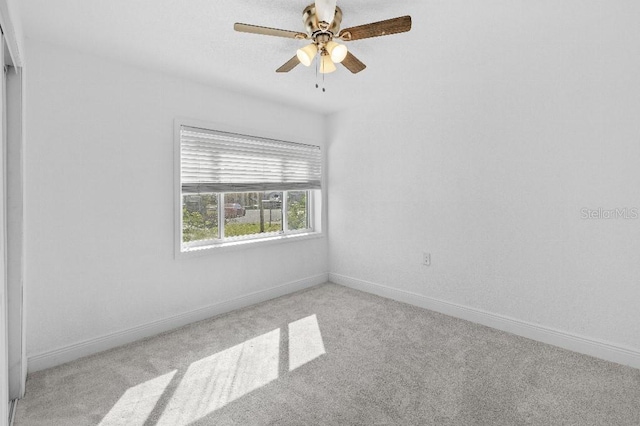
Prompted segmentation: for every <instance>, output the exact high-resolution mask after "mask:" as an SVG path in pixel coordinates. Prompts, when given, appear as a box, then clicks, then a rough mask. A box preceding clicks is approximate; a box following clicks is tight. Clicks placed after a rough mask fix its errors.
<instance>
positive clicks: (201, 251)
mask: <svg viewBox="0 0 640 426" xmlns="http://www.w3.org/2000/svg"><path fill="white" fill-rule="evenodd" d="M319 238H324V234H323V233H322V232H308V233H304V234H290V235H277V236H273V237H267V238H260V239H250V240H239V241H228V242H224V243H219V244H211V245H208V246H201V247H191V248H188V249H182V250H180V251H179V252H178V251H177V252H176V259H184V258H191V257H200V256H207V255H210V254H214V253H226V252H230V251H236V250H247V249H253V248H261V247H266V246H272V245H277V244H282V243H288V242H293V241H306V240H314V239H319Z"/></svg>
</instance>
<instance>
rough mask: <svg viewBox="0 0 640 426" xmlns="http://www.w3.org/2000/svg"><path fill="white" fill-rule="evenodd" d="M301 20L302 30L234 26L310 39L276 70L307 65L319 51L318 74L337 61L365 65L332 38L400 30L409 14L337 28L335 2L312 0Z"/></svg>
mask: <svg viewBox="0 0 640 426" xmlns="http://www.w3.org/2000/svg"><path fill="white" fill-rule="evenodd" d="M302 22H303V23H304V27H305V31H306V32H305V33H302V32H296V31H289V30H280V29H277V28H269V27H261V26H257V25H250V24H241V23H236V24H235V25H234V29H235V30H236V31H239V32H245V33H251V34H261V35H270V36H275V37H286V38H294V39H297V40H310V41H311V43H310V44H308V45H307V46H304V47H302V48H300V49H298V50H297V52H296V56H294V57H293V58H291V59H289V60H288V61H287V62H286V63H284V64H283V65H282V66H281V67H280V68H278V69H277V70H276V72H289V71H291V70H292V69H293V68H295V67H296V65H298V64H300V63H301V64H302V65H304V66H307V67H308V66H310V65H311V63H312V62H313V59H314V58H315V57H316V56H318V55H320V57H319V58H320V61H319V62H320V69H319V71H320V73H322V74H327V73H330V72H334V71H335V70H336V66H335V64H337V63H341V64H342V65H344V67H345V68H347V69H348V70H349V71H351V72H352V73H353V74H357V73H359V72H360V71H362V70H364V69H365V68H366V65H365V64H363V63H362V62H361V61H360V60H359V59H358V58H356V57H355V56H354V55H353V54H352V53H351V52H349V49H347V46H345V45H344V44H340V43H338V42H336V41H335V40H334V39H338V40H341V41H344V42H351V41H355V40H362V39H365V38H371V37H380V36H385V35H391V34H398V33H403V32H407V31H409V30H410V29H411V17H410V16H401V17H399V18H394V19H387V20H385V21H379V22H373V23H370V24H365V25H359V26H357V27H350V28H345V29H343V30H340V25H341V24H342V10H341V9H340V8H339V7H337V6H336V0H316V2H315V3H314V4H310V5H309V6H307V7H305V8H304V10H303V11H302Z"/></svg>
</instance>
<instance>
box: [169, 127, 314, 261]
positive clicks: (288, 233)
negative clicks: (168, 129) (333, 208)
mask: <svg viewBox="0 0 640 426" xmlns="http://www.w3.org/2000/svg"><path fill="white" fill-rule="evenodd" d="M182 126H186V127H199V128H202V129H210V130H214V131H220V132H227V133H236V134H240V135H245V136H249V137H259V138H267V139H275V140H283V141H287V138H286V137H283V136H282V135H277V134H273V133H270V132H263V131H255V130H252V129H247V128H237V127H233V126H229V125H225V124H220V123H211V122H203V121H198V120H190V119H184V118H176V119H175V120H174V193H175V196H174V206H175V210H174V216H175V217H174V224H175V228H174V240H175V244H174V253H175V257H176V258H182V257H191V256H200V255H206V254H211V253H219V252H221V251H227V250H237V249H246V248H254V247H261V246H268V245H273V244H280V243H285V242H292V241H303V240H308V239H316V238H323V237H324V232H323V229H325V226H324V221H325V220H326V219H325V218H326V214H325V211H324V206H325V205H326V202H325V197H326V195H325V191H323V189H324V188H325V180H326V177H325V158H326V157H325V156H326V153H325V152H324V149H323V146H322V144H320V143H318V141H309V140H300V139H299V138H298V140H297V142H299V143H303V144H308V145H315V146H319V147H320V149H321V156H322V189H315V190H314V189H310V190H306V191H307V192H308V200H307V203H308V205H307V216H308V224H309V227H308V228H305V229H300V230H289V229H288V226H287V220H285V218H286V214H287V207H286V204H287V203H286V200H287V198H286V197H287V192H290V191H286V190H282V191H281V192H282V193H283V197H282V198H283V203H282V217H283V224H282V231H279V232H269V233H264V234H252V235H242V236H235V237H226V238H225V237H223V238H221V239H208V240H199V241H194V242H191V244H189V247H185V245H184V243H183V241H182V238H183V235H182V231H183V223H182V214H183V213H182V206H183V193H182V181H181V179H182V176H181V158H182V151H181V140H180V130H181V128H182ZM258 134H259V135H260V136H256V135H258ZM291 191H299V190H291ZM229 193H233V192H218V193H215V194H217V197H218V228H219V231H218V232H219V234H218V235H224V234H223V233H224V219H225V217H224V194H229ZM220 224H223V225H222V226H221V225H220Z"/></svg>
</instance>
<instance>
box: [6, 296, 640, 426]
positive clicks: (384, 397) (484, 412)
mask: <svg viewBox="0 0 640 426" xmlns="http://www.w3.org/2000/svg"><path fill="white" fill-rule="evenodd" d="M15 424H16V425H18V426H26V425H34V426H35V425H47V426H51V425H64V426H74V425H127V426H132V425H172V426H177V425H581V426H582V425H607V426H610V425H634V426H638V425H640V370H637V369H633V368H629V367H624V366H621V365H618V364H614V363H610V362H606V361H602V360H598V359H595V358H591V357H588V356H584V355H579V354H576V353H573V352H569V351H566V350H563V349H559V348H556V347H553V346H549V345H545V344H542V343H538V342H535V341H532V340H528V339H524V338H521V337H517V336H514V335H511V334H508V333H504V332H501V331H496V330H493V329H491V328H487V327H483V326H480V325H476V324H473V323H470V322H466V321H462V320H458V319H455V318H451V317H447V316H445V315H441V314H437V313H434V312H430V311H427V310H423V309H420V308H416V307H412V306H409V305H405V304H402V303H398V302H394V301H391V300H387V299H383V298H380V297H377V296H373V295H370V294H366V293H361V292H358V291H355V290H351V289H348V288H345V287H341V286H337V285H333V284H326V285H321V286H318V287H314V288H311V289H308V290H305V291H302V292H298V293H295V294H291V295H288V296H285V297H281V298H278V299H275V300H271V301H268V302H265V303H261V304H259V305H256V306H252V307H249V308H246V309H242V310H239V311H236V312H232V313H230V314H227V315H223V316H220V317H217V318H213V319H210V320H206V321H203V322H199V323H196V324H192V325H189V326H187V327H183V328H181V329H178V330H175V331H172V332H168V333H164V334H162V335H159V336H156V337H153V338H150V339H146V340H144V341H140V342H137V343H134V344H130V345H127V346H123V347H120V348H116V349H113V350H110V351H107V352H104V353H100V354H97V355H94V356H91V357H87V358H83V359H80V360H77V361H74V362H72V363H68V364H65V365H62V366H59V367H55V368H52V369H49V370H45V371H40V372H36V373H34V374H31V375H30V376H29V378H28V381H27V394H26V397H25V398H24V399H23V400H21V401H20V403H19V405H18V412H17V417H16V422H15Z"/></svg>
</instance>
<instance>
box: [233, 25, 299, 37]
mask: <svg viewBox="0 0 640 426" xmlns="http://www.w3.org/2000/svg"><path fill="white" fill-rule="evenodd" d="M233 29H234V30H236V31H240V32H241V33H251V34H261V35H268V36H274V37H285V38H298V39H304V38H307V35H306V34H304V33H301V32H297V31H289V30H279V29H277V28H268V27H260V26H258V25H249V24H240V23H237V22H236V23H235V24H234V25H233Z"/></svg>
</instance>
